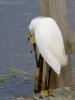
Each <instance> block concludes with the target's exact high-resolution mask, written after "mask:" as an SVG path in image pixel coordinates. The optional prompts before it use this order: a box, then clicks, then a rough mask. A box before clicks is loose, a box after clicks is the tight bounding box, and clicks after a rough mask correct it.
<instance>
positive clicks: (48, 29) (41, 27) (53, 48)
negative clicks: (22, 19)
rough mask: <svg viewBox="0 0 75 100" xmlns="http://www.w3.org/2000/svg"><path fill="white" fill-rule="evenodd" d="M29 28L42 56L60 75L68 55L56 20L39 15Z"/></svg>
mask: <svg viewBox="0 0 75 100" xmlns="http://www.w3.org/2000/svg"><path fill="white" fill-rule="evenodd" d="M29 30H30V32H31V35H32V38H34V39H35V43H36V45H37V47H38V50H39V52H40V54H41V55H42V57H43V58H44V60H45V61H46V62H47V63H48V64H49V65H50V66H51V68H52V69H53V70H54V71H55V72H56V73H57V74H58V75H59V74H60V70H61V67H63V66H65V65H66V64H67V55H66V53H65V47H64V42H63V37H62V33H61V30H60V29H59V27H58V25H57V23H56V21H55V20H54V19H52V18H50V17H37V18H34V19H32V21H31V22H30V25H29ZM32 40H33V39H32ZM31 42H32V44H34V41H31Z"/></svg>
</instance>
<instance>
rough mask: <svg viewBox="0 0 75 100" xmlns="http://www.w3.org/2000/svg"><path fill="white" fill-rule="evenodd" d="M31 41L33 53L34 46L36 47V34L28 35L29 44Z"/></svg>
mask: <svg viewBox="0 0 75 100" xmlns="http://www.w3.org/2000/svg"><path fill="white" fill-rule="evenodd" d="M29 41H30V42H31V44H32V50H31V52H32V51H33V49H34V47H33V45H34V43H35V39H34V33H31V34H29V35H28V42H29Z"/></svg>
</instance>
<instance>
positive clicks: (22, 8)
mask: <svg viewBox="0 0 75 100" xmlns="http://www.w3.org/2000/svg"><path fill="white" fill-rule="evenodd" d="M68 1H70V2H68V8H69V13H70V16H68V17H69V23H71V24H70V27H71V28H73V27H74V26H75V22H74V21H71V17H72V16H71V11H70V10H73V9H74V6H73V5H74V3H73V2H74V0H68ZM39 6H40V5H39V0H0V74H6V72H8V71H9V69H11V68H13V67H15V68H17V69H19V70H23V71H26V72H28V73H30V74H31V80H29V81H23V82H22V83H21V84H18V85H17V82H16V81H14V80H12V79H10V80H8V82H6V84H5V85H4V86H3V87H0V100H11V98H13V97H14V96H25V95H27V94H32V93H33V88H34V86H33V79H34V78H33V76H34V67H35V59H34V54H30V49H31V45H30V44H27V33H28V32H29V31H28V25H29V22H30V20H31V19H32V18H33V17H36V16H39V14H40V7H39ZM73 19H74V18H73ZM74 60H75V55H74V56H72V62H73V64H72V65H73V75H75V71H74V62H75V61H74Z"/></svg>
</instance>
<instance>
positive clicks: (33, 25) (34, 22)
mask: <svg viewBox="0 0 75 100" xmlns="http://www.w3.org/2000/svg"><path fill="white" fill-rule="evenodd" d="M42 18H43V17H37V18H34V19H32V20H31V22H30V25H29V30H30V32H31V33H35V29H36V27H37V26H38V23H39V20H40V19H42Z"/></svg>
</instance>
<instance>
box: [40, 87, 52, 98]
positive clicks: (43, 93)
mask: <svg viewBox="0 0 75 100" xmlns="http://www.w3.org/2000/svg"><path fill="white" fill-rule="evenodd" d="M53 91H54V89H49V90H44V91H41V92H40V93H41V94H42V95H43V96H46V97H47V96H49V95H51V94H52V93H53Z"/></svg>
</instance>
